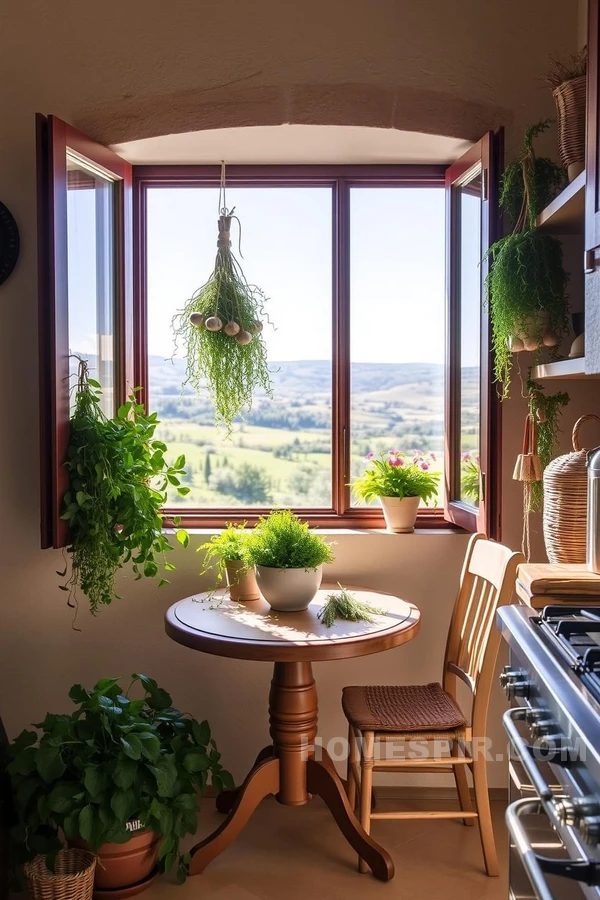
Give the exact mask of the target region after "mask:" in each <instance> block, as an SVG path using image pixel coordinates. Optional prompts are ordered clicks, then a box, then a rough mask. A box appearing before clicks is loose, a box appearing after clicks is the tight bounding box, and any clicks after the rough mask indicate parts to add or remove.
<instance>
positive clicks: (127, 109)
mask: <svg viewBox="0 0 600 900" xmlns="http://www.w3.org/2000/svg"><path fill="white" fill-rule="evenodd" d="M261 74H262V73H261V72H256V73H254V74H252V75H250V76H248V77H247V78H244V79H240V80H239V81H237V82H235V83H233V84H226V85H222V86H217V87H214V88H207V89H206V90H199V91H178V92H175V93H168V94H156V95H154V96H152V97H145V98H143V99H140V98H139V97H127V98H124V99H120V100H119V101H110V102H108V103H105V104H95V105H94V106H93V108H90V109H89V111H86V112H84V113H82V114H81V115H79V116H76V117H75V119H74V122H73V124H74V125H75V126H76V127H77V128H80V129H81V130H82V131H84V132H85V133H86V134H89V135H90V137H93V138H95V140H97V141H99V142H100V143H104V144H120V143H124V142H126V141H135V140H140V139H142V138H149V137H157V136H159V135H164V134H182V133H184V132H189V131H204V130H208V129H217V128H238V127H247V126H256V125H263V126H264V125H290V124H292V125H358V126H364V127H370V128H397V129H400V130H402V131H417V132H421V133H424V134H443V135H446V136H448V137H455V138H461V139H464V140H471V141H476V140H479V138H480V137H481V135H482V134H484V132H486V131H488V130H490V129H495V128H498V127H499V126H500V125H510V124H511V123H512V121H513V114H512V113H511V112H510V111H509V110H507V109H504V108H502V107H499V106H493V105H489V104H484V103H477V102H474V101H470V100H466V99H464V98H462V97H458V96H455V95H452V94H447V93H443V92H438V91H430V90H422V89H419V88H412V87H411V88H409V87H396V86H392V87H379V86H376V85H368V84H337V85H318V84H304V85H276V86H275V85H271V86H269V85H257V86H256V87H253V86H252V85H251V84H248V82H249V81H251V80H252V78H253V77H255V76H259V75H261Z"/></svg>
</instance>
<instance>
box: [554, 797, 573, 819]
mask: <svg viewBox="0 0 600 900" xmlns="http://www.w3.org/2000/svg"><path fill="white" fill-rule="evenodd" d="M554 812H555V813H556V818H557V819H558V821H559V822H560V824H561V825H574V824H575V822H576V820H577V810H576V808H575V804H574V803H572V802H571V801H570V800H569V799H567V798H566V797H563V799H562V800H555V801H554Z"/></svg>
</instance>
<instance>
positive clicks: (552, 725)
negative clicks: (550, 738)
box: [530, 719, 557, 739]
mask: <svg viewBox="0 0 600 900" xmlns="http://www.w3.org/2000/svg"><path fill="white" fill-rule="evenodd" d="M530 728H531V734H532V737H534V738H536V739H537V738H541V737H544V735H549V734H557V730H556V722H555V721H554V719H538V720H537V721H536V722H532V723H531V726H530Z"/></svg>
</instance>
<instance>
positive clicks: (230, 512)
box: [133, 165, 449, 529]
mask: <svg viewBox="0 0 600 900" xmlns="http://www.w3.org/2000/svg"><path fill="white" fill-rule="evenodd" d="M446 171H447V166H445V165H426V166H423V165H375V166H372V165H357V166H352V165H339V166H334V165H332V166H324V165H322V166H303V165H294V166H284V165H269V166H262V165H260V166H250V165H248V166H237V165H231V166H228V167H227V185H228V187H265V188H269V187H329V188H331V192H332V269H333V272H332V276H333V277H332V500H333V502H332V506H331V508H306V507H301V508H298V509H295V510H294V511H295V512H297V513H298V514H299V515H301V516H302V518H303V519H305V520H307V521H308V522H310V524H311V525H312V526H316V527H321V528H374V529H383V528H384V527H385V522H384V519H383V512H382V510H381V509H379V508H376V507H367V508H361V507H353V506H352V505H351V496H350V488H349V487H348V481H349V480H350V474H349V471H350V434H351V431H350V428H351V416H350V403H351V393H350V371H351V370H350V362H351V360H350V253H349V245H350V190H351V189H352V188H355V187H369V186H370V187H375V186H379V187H399V186H400V187H402V186H404V187H412V188H443V187H444V186H445V178H446ZM220 174H221V173H220V167H219V166H193V165H177V166H162V165H158V166H154V165H138V166H134V167H133V197H134V235H135V246H134V334H135V342H134V372H135V381H136V384H137V385H140V386H142V388H143V387H144V386H146V385H147V384H148V349H147V258H146V245H147V191H148V189H150V188H167V189H168V188H173V187H188V188H189V187H198V188H202V187H218V186H219V183H220ZM141 398H142V400H145V399H146V398H145V395H144V392H143V391H142V394H141ZM270 510H271V507H265V508H256V507H253V508H243V507H240V508H239V509H238V508H231V507H229V508H218V507H216V508H211V509H206V510H202V509H194V508H192V507H189V508H187V509H185V508H184V509H182V508H181V507H171V508H169V507H166V508H165V510H164V512H165V516H166V522H167V524H168V523H169V522H170V521H172V520H173V518H174V517H179V518H180V520H181V524H182V526H183V527H186V528H222V527H224V526H225V524H226V523H227V522H230V521H232V519H244V520H245V521H247V522H248V524H250V525H253V524H255V523H256V521H257V520H258V518H259V516H261V515H266V514H268V513H269V512H270ZM416 527H417V528H448V527H449V522H448V519H447V517H446V516H445V513H444V510H443V508H441V507H440V508H437V509H427V508H423V509H419V513H418V516H417V523H416Z"/></svg>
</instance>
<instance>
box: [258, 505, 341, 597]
mask: <svg viewBox="0 0 600 900" xmlns="http://www.w3.org/2000/svg"><path fill="white" fill-rule="evenodd" d="M248 556H249V559H250V560H251V561H252V563H253V564H254V565H255V566H256V580H257V582H258V587H259V588H260V592H261V593H262V595H263V597H264V598H265V600H266V601H267V602H268V603H269V605H270V606H272V608H273V609H276V610H279V611H281V612H298V611H299V610H302V609H306V608H307V606H308V605H309V603H310V601H311V600H312V599H313V598H314V596H315V595H316V593H317V591H318V590H319V588H320V586H321V580H322V578H323V564H324V563H331V562H333V551H332V549H331V544H329V543H327V541H325V540H323V538H322V537H321V536H320V535H318V534H315V532H314V531H311V529H310V527H309V525H308V523H307V522H302V521H300V519H299V518H298V516H296V515H294V513H293V512H290V510H289V509H278V510H273V512H272V513H271V514H270V515H269V516H268V517H266V518H265V517H264V516H261V518H260V520H259V522H258V525H256V527H255V528H254V530H253V531H252V533H251V535H250V538H249V541H248Z"/></svg>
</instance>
